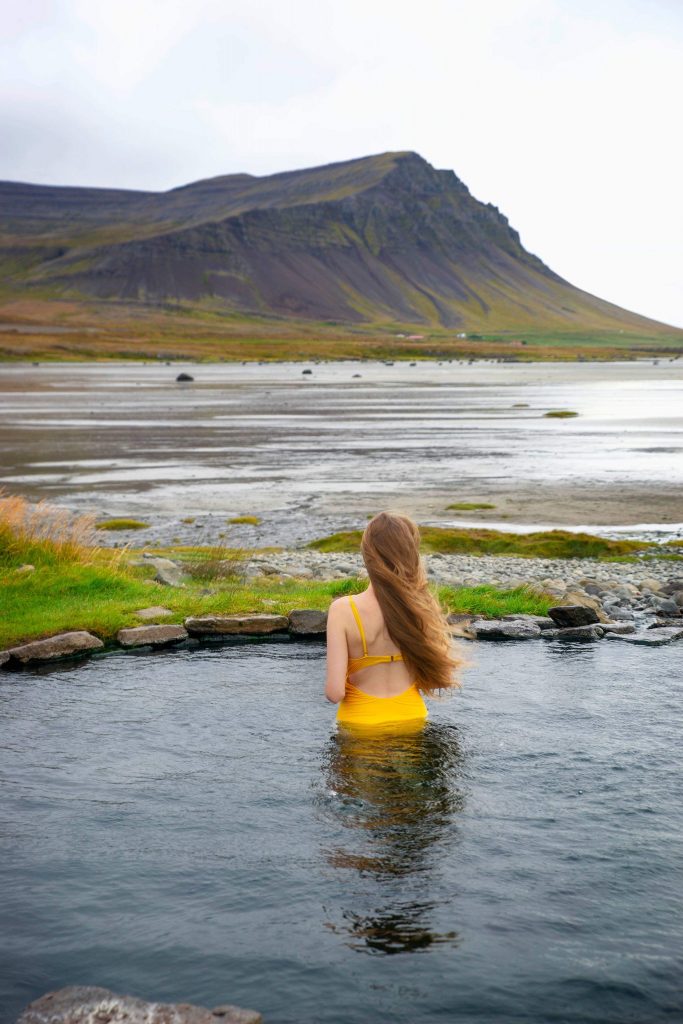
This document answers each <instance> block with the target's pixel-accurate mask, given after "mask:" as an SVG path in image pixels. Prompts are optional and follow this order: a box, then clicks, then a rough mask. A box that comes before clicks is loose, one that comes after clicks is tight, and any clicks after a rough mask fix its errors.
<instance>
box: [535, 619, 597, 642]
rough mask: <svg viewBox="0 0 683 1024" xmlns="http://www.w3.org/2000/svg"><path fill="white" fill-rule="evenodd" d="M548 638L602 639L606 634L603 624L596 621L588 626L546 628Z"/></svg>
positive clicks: (545, 634)
mask: <svg viewBox="0 0 683 1024" xmlns="http://www.w3.org/2000/svg"><path fill="white" fill-rule="evenodd" d="M542 635H543V636H544V637H545V638H546V640H600V639H601V637H602V636H603V635H604V630H603V628H602V625H598V624H597V623H596V622H593V623H591V624H590V625H586V626H568V627H567V628H565V629H544V630H543V634H542Z"/></svg>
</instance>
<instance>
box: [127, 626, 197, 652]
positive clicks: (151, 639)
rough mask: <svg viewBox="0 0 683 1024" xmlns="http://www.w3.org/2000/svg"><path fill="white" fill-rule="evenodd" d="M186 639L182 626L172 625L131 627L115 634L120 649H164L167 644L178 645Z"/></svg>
mask: <svg viewBox="0 0 683 1024" xmlns="http://www.w3.org/2000/svg"><path fill="white" fill-rule="evenodd" d="M187 637H188V633H187V630H186V629H185V627H184V626H172V625H166V626H163V625H154V626H131V627H130V628H129V629H120V630H119V631H118V633H117V634H116V639H117V640H118V642H119V643H120V644H121V646H122V647H149V646H151V647H165V646H166V645H167V644H179V643H181V642H182V641H183V640H187Z"/></svg>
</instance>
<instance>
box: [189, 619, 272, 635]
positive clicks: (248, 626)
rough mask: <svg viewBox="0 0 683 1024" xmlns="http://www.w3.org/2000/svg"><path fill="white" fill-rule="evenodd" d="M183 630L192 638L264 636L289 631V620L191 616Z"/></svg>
mask: <svg viewBox="0 0 683 1024" xmlns="http://www.w3.org/2000/svg"><path fill="white" fill-rule="evenodd" d="M185 629H186V630H187V631H188V633H190V634H191V635H192V636H222V635H233V634H239V633H247V634H251V635H254V636H265V635H266V634H267V633H282V632H284V630H286V629H289V620H288V618H287V616H286V615H261V614H259V615H198V616H194V615H192V616H190V618H189V619H185Z"/></svg>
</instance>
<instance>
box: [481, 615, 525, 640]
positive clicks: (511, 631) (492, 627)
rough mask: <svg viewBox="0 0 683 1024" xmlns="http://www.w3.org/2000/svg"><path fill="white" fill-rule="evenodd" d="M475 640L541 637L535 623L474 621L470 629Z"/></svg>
mask: <svg viewBox="0 0 683 1024" xmlns="http://www.w3.org/2000/svg"><path fill="white" fill-rule="evenodd" d="M470 628H471V629H472V630H473V632H474V634H475V635H476V638H477V640H533V639H534V638H535V637H539V636H540V635H541V630H540V628H539V627H538V626H537V625H536V623H535V622H523V621H520V620H519V619H516V620H513V621H512V622H510V621H508V622H506V621H504V620H503V619H492V620H487V619H475V620H474V622H472V624H471V627H470Z"/></svg>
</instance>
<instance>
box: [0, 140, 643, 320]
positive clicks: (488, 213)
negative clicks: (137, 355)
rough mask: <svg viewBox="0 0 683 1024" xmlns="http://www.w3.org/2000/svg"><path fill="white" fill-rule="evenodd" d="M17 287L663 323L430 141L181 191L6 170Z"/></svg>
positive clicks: (375, 311)
mask: <svg viewBox="0 0 683 1024" xmlns="http://www.w3.org/2000/svg"><path fill="white" fill-rule="evenodd" d="M0 270H2V272H3V277H4V278H5V281H6V284H5V287H4V289H3V294H4V295H7V294H10V295H12V296H19V297H22V296H23V297H28V298H30V297H32V296H33V297H35V298H40V299H44V298H48V299H49V298H61V299H65V298H66V299H74V300H98V301H101V300H107V301H108V302H114V303H120V304H123V305H138V306H139V305H140V304H142V305H144V306H150V307H153V306H158V305H163V304H168V303H182V304H183V305H184V306H197V307H200V308H208V309H211V310H218V311H222V310H225V311H239V312H243V313H249V314H259V315H261V316H273V315H274V316H279V317H292V318H297V319H307V320H313V321H335V322H341V323H386V322H391V323H400V324H424V325H441V326H443V327H448V328H463V329H468V330H473V329H479V330H481V329H489V330H491V329H517V328H522V329H523V328H529V329H531V328H534V329H554V330H558V329H559V330H567V331H572V330H590V329H595V330H602V331H629V332H636V331H637V332H641V333H643V332H645V333H652V331H653V330H661V329H662V326H663V325H661V324H657V323H656V322H654V321H652V320H649V319H647V318H645V317H641V316H638V315H636V314H634V313H629V312H627V311H626V310H623V309H621V308H620V307H618V306H615V305H612V304H611V303H608V302H604V301H603V300H601V299H598V298H596V297H595V296H593V295H590V294H588V293H587V292H584V291H581V290H580V289H578V288H575V287H574V286H572V285H571V284H569V283H568V282H567V281H565V280H563V279H562V278H561V277H559V276H558V275H557V274H555V273H554V272H553V271H552V270H550V269H549V268H548V267H547V266H546V265H545V264H544V263H543V262H542V261H541V260H540V259H538V257H536V256H533V255H532V254H531V253H529V252H527V251H526V249H525V248H524V247H523V246H522V244H521V242H520V238H519V235H518V233H517V232H516V231H515V230H514V229H513V228H512V227H510V225H509V223H508V221H507V219H506V217H504V216H503V214H502V213H500V211H499V210H498V209H497V208H496V207H495V206H492V205H491V204H490V203H489V204H485V203H481V202H479V201H478V200H477V199H475V198H474V197H473V196H472V195H471V193H470V192H469V190H468V188H467V186H466V185H464V184H463V182H462V181H460V180H459V179H458V178H457V177H456V175H455V174H454V173H453V171H449V170H436V169H435V168H434V167H432V166H431V165H430V164H429V163H427V161H426V160H424V159H423V158H422V157H420V156H418V155H417V154H416V153H384V154H381V155H379V156H371V157H365V158H363V159H359V160H350V161H346V162H344V163H337V164H330V165H328V166H325V167H315V168H312V169H308V170H301V171H288V172H286V173H282V174H274V175H269V176H267V177H254V176H252V175H249V174H234V175H227V176H224V177H217V178H210V179H208V180H205V181H198V182H195V183H194V184H191V185H185V186H183V187H181V188H175V189H171V191H169V192H163V193H157V192H136V191H127V190H117V189H93V188H63V187H52V186H43V185H29V184H18V183H13V182H2V183H0Z"/></svg>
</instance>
